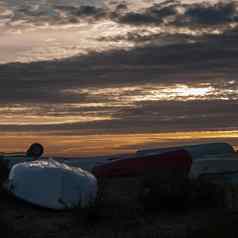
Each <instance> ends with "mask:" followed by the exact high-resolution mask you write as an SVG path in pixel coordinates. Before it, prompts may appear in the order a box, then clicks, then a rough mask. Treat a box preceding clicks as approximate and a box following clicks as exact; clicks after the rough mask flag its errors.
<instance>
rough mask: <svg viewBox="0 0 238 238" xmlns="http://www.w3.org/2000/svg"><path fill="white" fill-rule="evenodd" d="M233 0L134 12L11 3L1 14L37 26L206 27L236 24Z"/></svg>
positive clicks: (173, 3) (237, 12) (171, 3)
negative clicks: (83, 22)
mask: <svg viewBox="0 0 238 238" xmlns="http://www.w3.org/2000/svg"><path fill="white" fill-rule="evenodd" d="M237 5H238V4H237V2H236V1H223V2H219V3H215V4H214V3H209V1H207V2H203V3H197V4H196V3H193V4H184V3H183V2H182V1H173V0H172V1H164V2H162V3H157V4H154V5H153V6H150V7H147V8H145V9H140V10H138V11H135V10H131V8H130V7H129V6H127V4H126V2H120V1H119V3H117V4H114V5H113V6H111V5H105V4H104V5H101V6H96V5H95V6H94V5H92V4H90V5H81V6H80V5H77V6H75V5H68V4H65V5H64V4H61V5H57V4H52V5H51V4H49V5H42V4H36V5H34V4H33V5H30V4H20V3H18V4H15V5H14V7H10V6H9V7H10V8H11V10H12V11H13V13H12V14H11V15H4V16H3V17H7V18H10V19H11V20H12V21H16V20H25V21H28V22H32V23H34V22H35V23H37V24H39V23H40V22H51V23H56V24H57V23H66V22H69V23H74V22H78V21H80V20H85V19H90V20H100V19H111V20H113V21H116V22H119V23H124V24H132V25H147V24H156V25H158V24H172V25H176V26H183V25H184V26H188V25H189V26H193V27H194V26H208V25H219V24H226V23H234V22H237V21H238V9H237Z"/></svg>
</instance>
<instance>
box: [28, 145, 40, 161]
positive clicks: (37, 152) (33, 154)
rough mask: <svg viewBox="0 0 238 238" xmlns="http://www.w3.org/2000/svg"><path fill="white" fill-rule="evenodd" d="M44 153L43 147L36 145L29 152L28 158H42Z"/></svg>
mask: <svg viewBox="0 0 238 238" xmlns="http://www.w3.org/2000/svg"><path fill="white" fill-rule="evenodd" d="M43 153H44V148H43V146H42V145H41V144H39V143H34V144H32V145H31V146H30V147H29V149H28V150H27V152H26V156H28V157H34V158H39V157H41V156H42V155H43Z"/></svg>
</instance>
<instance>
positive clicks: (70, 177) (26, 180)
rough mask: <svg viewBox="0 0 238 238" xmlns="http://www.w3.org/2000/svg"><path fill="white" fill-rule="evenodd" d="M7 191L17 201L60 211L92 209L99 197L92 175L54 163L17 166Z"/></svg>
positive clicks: (45, 161)
mask: <svg viewBox="0 0 238 238" xmlns="http://www.w3.org/2000/svg"><path fill="white" fill-rule="evenodd" d="M6 187H7V189H8V191H10V193H12V194H13V195H14V196H16V197H17V198H20V199H22V200H24V201H27V202H29V203H32V204H34V205H38V206H41V207H45V208H51V209H57V210H62V209H69V208H75V207H87V206H90V205H92V204H93V203H94V202H95V199H96V195H97V180H96V178H95V177H94V176H93V175H92V174H91V173H89V172H86V171H84V170H82V169H80V168H73V167H69V166H67V165H65V164H62V163H59V162H56V161H54V160H52V159H49V160H38V161H33V162H25V163H19V164H16V165H14V166H13V167H12V169H11V171H10V174H9V180H8V183H7V186H6Z"/></svg>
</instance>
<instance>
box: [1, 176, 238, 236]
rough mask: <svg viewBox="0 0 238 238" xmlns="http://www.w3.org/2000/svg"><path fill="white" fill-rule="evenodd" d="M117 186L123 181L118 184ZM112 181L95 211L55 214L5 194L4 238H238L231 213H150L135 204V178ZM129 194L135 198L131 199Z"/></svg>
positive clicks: (236, 223) (235, 215)
mask: <svg viewBox="0 0 238 238" xmlns="http://www.w3.org/2000/svg"><path fill="white" fill-rule="evenodd" d="M117 184H118V183H117ZM119 184H120V185H118V186H119V187H118V186H116V185H115V181H112V180H111V181H107V182H105V184H104V185H103V186H104V194H103V195H101V196H103V199H102V200H101V204H100V206H98V207H95V208H92V209H79V208H76V209H74V210H71V211H52V210H47V209H43V208H39V207H35V206H32V205H30V204H27V203H25V202H22V201H19V200H16V199H15V198H13V197H11V196H10V195H7V194H6V193H4V192H1V194H0V201H1V202H0V211H1V214H0V227H1V233H2V234H3V233H5V235H4V236H2V237H13V236H14V237H15V236H16V235H17V237H18V238H23V237H24V238H28V237H29V238H38V237H57V238H64V237H85V238H86V237H88V238H91V237H92V238H99V237H100V238H101V237H102V238H103V237H116V238H120V237H123V238H127V237H138V238H140V237H149V238H150V237H160V238H161V237H193V238H194V237H209V238H211V237H216V238H219V237H228V236H229V237H237V235H238V213H236V212H235V211H231V210H227V209H212V208H211V209H209V208H206V209H195V210H186V211H185V210H183V211H176V212H174V211H170V212H166V211H154V212H151V211H146V210H145V209H144V208H143V207H142V206H140V204H139V203H137V202H136V200H135V196H136V194H135V192H134V191H135V190H134V191H133V189H132V187H131V186H128V184H133V187H134V188H135V187H137V186H138V184H136V182H135V180H130V179H129V180H128V179H127V180H124V181H123V180H122V181H120V183H119ZM128 194H130V196H128Z"/></svg>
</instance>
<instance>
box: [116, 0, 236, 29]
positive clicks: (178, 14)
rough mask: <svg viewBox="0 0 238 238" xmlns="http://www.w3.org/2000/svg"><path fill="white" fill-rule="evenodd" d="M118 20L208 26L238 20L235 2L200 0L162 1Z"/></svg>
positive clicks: (145, 23) (135, 23) (140, 23)
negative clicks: (185, 1)
mask: <svg viewBox="0 0 238 238" xmlns="http://www.w3.org/2000/svg"><path fill="white" fill-rule="evenodd" d="M118 21H119V22H121V23H126V24H133V25H147V24H156V25H158V24H166V25H175V26H187V27H194V26H197V27H210V26H214V25H223V24H227V23H234V22H238V5H237V2H235V1H232V2H218V3H210V2H202V3H197V4H196V3H193V4H183V3H181V2H177V1H176V2H175V1H174V2H173V1H172V2H170V1H168V2H162V3H159V4H154V5H153V6H152V7H149V8H146V9H144V10H143V11H142V12H127V13H126V14H124V15H121V16H119V18H118Z"/></svg>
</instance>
